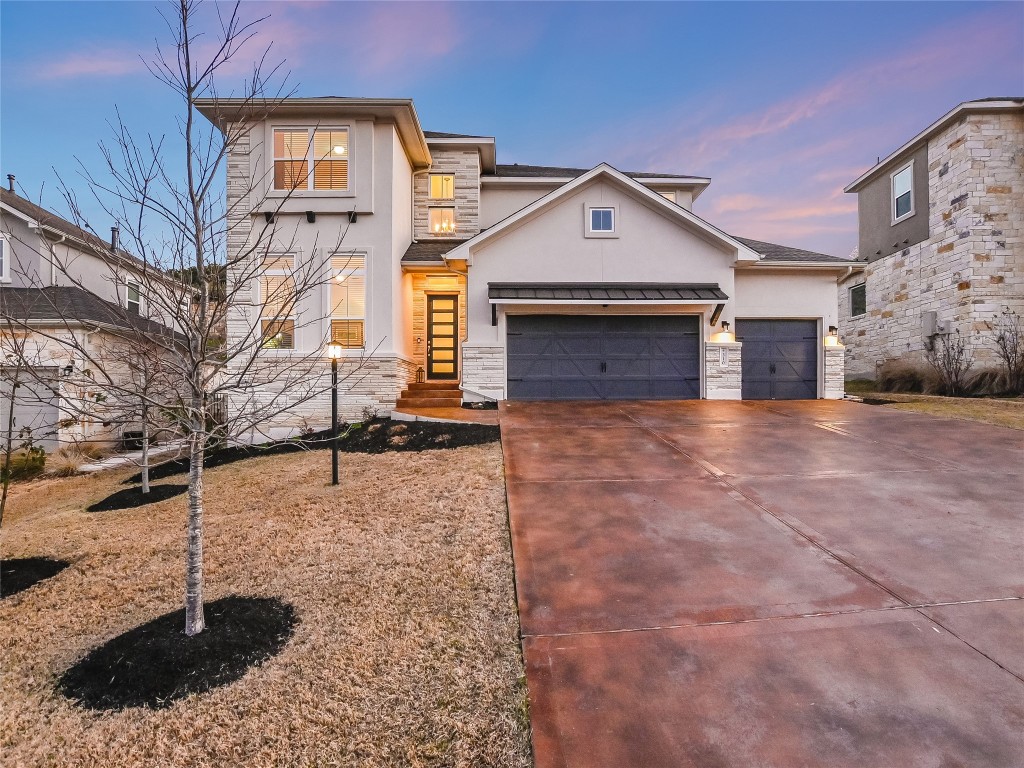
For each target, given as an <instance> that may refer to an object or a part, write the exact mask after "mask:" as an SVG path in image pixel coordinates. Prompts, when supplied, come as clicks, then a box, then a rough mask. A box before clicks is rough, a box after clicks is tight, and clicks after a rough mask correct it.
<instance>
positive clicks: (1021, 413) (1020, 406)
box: [857, 391, 1024, 429]
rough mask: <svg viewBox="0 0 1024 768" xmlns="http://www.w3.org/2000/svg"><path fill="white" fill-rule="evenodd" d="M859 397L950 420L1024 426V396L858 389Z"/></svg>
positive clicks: (1018, 427)
mask: <svg viewBox="0 0 1024 768" xmlns="http://www.w3.org/2000/svg"><path fill="white" fill-rule="evenodd" d="M857 395H858V397H865V398H878V399H881V400H890V401H891V402H890V403H888V404H886V405H883V406H880V407H882V408H892V409H894V410H897V411H915V412H917V413H927V414H930V415H932V416H944V417H946V418H949V419H966V420H967V421H980V422H981V423H982V424H994V425H996V426H998V427H1012V428H1013V429H1024V398H1019V397H1015V398H1005V399H1002V398H992V397H939V396H938V395H915V394H902V393H893V392H869V391H858V392H857Z"/></svg>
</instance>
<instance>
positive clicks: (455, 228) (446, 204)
mask: <svg viewBox="0 0 1024 768" xmlns="http://www.w3.org/2000/svg"><path fill="white" fill-rule="evenodd" d="M442 203H443V205H428V206H427V232H428V233H429V235H430V236H431V237H457V236H458V234H459V217H458V214H459V210H458V206H456V205H455V202H454V198H453V199H452V200H448V201H442ZM431 211H451V212H452V229H451V231H449V232H443V231H442V232H435V231H434V230H433V229H431V228H430V212H431Z"/></svg>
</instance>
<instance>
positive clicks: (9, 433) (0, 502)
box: [0, 374, 18, 526]
mask: <svg viewBox="0 0 1024 768" xmlns="http://www.w3.org/2000/svg"><path fill="white" fill-rule="evenodd" d="M17 389H18V375H17V374H15V375H14V378H13V379H12V380H11V397H10V402H9V405H10V407H11V408H10V410H9V411H8V412H7V429H6V431H5V433H4V438H5V439H4V466H3V486H4V487H3V491H2V493H0V526H2V525H3V522H4V510H5V509H6V508H7V489H8V488H10V486H11V456H12V455H13V453H14V399H15V397H17Z"/></svg>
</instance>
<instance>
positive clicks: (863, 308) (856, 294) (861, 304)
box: [850, 283, 868, 317]
mask: <svg viewBox="0 0 1024 768" xmlns="http://www.w3.org/2000/svg"><path fill="white" fill-rule="evenodd" d="M867 311H868V297H867V290H866V287H865V285H864V283H861V284H860V285H855V286H853V287H852V288H850V315H851V316H852V317H857V316H859V315H863V314H864V313H865V312H867Z"/></svg>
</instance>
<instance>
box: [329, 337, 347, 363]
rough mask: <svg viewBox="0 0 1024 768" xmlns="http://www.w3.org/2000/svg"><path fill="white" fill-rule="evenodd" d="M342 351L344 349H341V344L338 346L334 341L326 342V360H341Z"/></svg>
mask: <svg viewBox="0 0 1024 768" xmlns="http://www.w3.org/2000/svg"><path fill="white" fill-rule="evenodd" d="M342 349H344V347H342V346H341V344H339V343H338V342H336V341H331V342H328V344H327V359H328V360H340V359H341V350H342Z"/></svg>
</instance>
